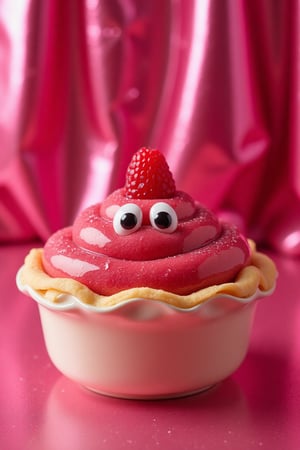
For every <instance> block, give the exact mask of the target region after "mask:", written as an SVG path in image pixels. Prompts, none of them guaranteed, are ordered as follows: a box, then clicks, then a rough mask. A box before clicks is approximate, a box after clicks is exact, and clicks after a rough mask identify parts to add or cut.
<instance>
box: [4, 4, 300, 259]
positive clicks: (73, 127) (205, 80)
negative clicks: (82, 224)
mask: <svg viewBox="0 0 300 450" xmlns="http://www.w3.org/2000/svg"><path fill="white" fill-rule="evenodd" d="M299 14H300V5H299V2H298V1H297V0H289V1H272V0H265V1H261V0H251V1H246V0H236V1H231V0H226V1H218V0H211V1H210V0H201V1H197V0H187V1H186V0H173V1H172V0H152V1H147V0H120V1H116V0H106V1H105V0H102V1H101V0H100V1H97V0H85V1H84V0H78V1H71V0H64V1H63V2H62V1H60V0H44V1H43V2H41V1H39V0H20V1H18V2H17V1H15V0H1V10H0V49H1V60H0V67H1V71H0V73H1V76H0V96H1V97H0V98H1V114H0V142H1V151H0V240H1V241H2V242H8V241H10V242H11V241H13V242H15V241H24V240H28V239H35V238H40V239H45V238H47V237H48V236H49V234H50V233H51V232H52V231H54V230H56V229H57V228H60V227H62V226H63V225H66V224H69V223H71V222H72V221H73V219H74V217H75V216H76V214H77V213H78V212H79V211H80V210H81V209H82V208H84V207H86V206H87V205H89V204H91V203H94V202H97V201H101V200H102V199H103V198H104V197H105V196H106V195H107V194H108V193H110V192H111V191H112V190H113V189H115V188H117V187H120V186H122V185H123V183H124V175H125V170H126V167H127V164H128V162H129V160H130V158H131V156H132V154H133V153H134V152H135V151H136V150H138V148H139V147H141V146H144V145H145V146H150V147H157V148H159V149H160V150H161V151H162V152H164V154H165V155H166V157H167V159H168V161H169V164H170V167H171V169H172V171H173V173H174V176H175V179H176V180H177V187H178V188H179V189H184V190H187V191H188V192H189V193H190V194H191V195H193V196H195V197H196V198H197V199H198V200H200V201H201V202H203V203H204V204H205V205H207V206H209V207H211V208H213V209H215V210H218V211H221V213H222V214H223V215H226V216H227V217H228V215H230V217H233V218H234V220H236V221H237V223H239V224H241V225H243V226H244V228H245V230H246V232H247V234H248V235H249V236H251V237H254V238H255V239H256V240H257V241H259V242H262V243H264V244H267V245H271V246H272V247H273V248H276V249H277V250H279V251H283V252H284V253H288V254H299V253H300V247H299V246H300V244H299V242H300V236H299V228H300V199H299V196H300V181H299V180H300V176H299V175H300V174H299V167H300V150H299V148H300V147H299V131H298V130H299V112H300V97H299V80H300V78H299V47H300V38H299Z"/></svg>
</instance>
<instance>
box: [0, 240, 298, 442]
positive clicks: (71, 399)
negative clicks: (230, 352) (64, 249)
mask: <svg viewBox="0 0 300 450" xmlns="http://www.w3.org/2000/svg"><path fill="white" fill-rule="evenodd" d="M29 248H30V246H29V245H27V246H24V245H23V246H3V247H0V261H1V274H0V283H1V292H2V294H1V315H0V333H1V340H0V341H1V347H0V361H1V384H0V448H1V449H5V450H20V449H26V450H32V449H34V450H36V449H39V450H40V449H43V450H61V449H72V450H82V449H83V448H86V449H89V450H94V449H95V450H96V449H99V448H103V449H111V450H116V449H122V448H128V449H137V450H140V449H145V450H147V449H157V448H162V449H164V450H168V449H170V450H171V449H172V450H182V449H203V450H214V449H215V450H220V449H230V450H241V449H243V450H248V449H249V450H252V449H267V450H271V449H272V450H283V449H284V450H298V449H299V446H300V429H299V423H300V345H299V342H300V331H299V330H300V310H299V297H300V287H299V281H298V278H299V269H300V261H299V260H293V259H287V258H284V257H279V256H275V261H276V263H277V266H278V269H279V279H278V286H277V289H276V292H275V293H274V294H273V296H272V297H268V298H265V299H263V300H262V301H261V302H259V305H258V308H257V313H256V319H255V322H254V329H253V334H252V338H251V344H250V349H249V353H248V355H247V357H246V359H245V361H244V363H243V364H242V366H241V367H240V368H239V369H238V370H237V372H236V373H235V374H234V375H233V376H231V377H230V378H229V379H227V380H225V381H224V382H223V383H221V384H220V385H218V386H216V387H214V388H212V389H211V390H210V391H207V392H205V393H202V394H198V395H195V396H192V397H187V398H184V399H179V400H164V401H131V400H118V399H113V398H108V397H103V396H100V395H97V394H93V393H91V392H89V391H86V390H85V389H83V388H81V387H79V386H77V385H76V384H74V383H72V382H71V381H69V380H67V379H66V378H65V377H63V376H62V375H60V374H59V372H58V371H57V370H56V369H55V368H54V367H53V366H52V364H51V363H50V361H49V359H48V356H47V354H46V350H45V347H44V342H43V338H42V334H41V327H40V323H39V315H38V310H37V306H36V304H35V303H34V302H33V301H32V300H31V299H30V298H27V297H25V296H23V295H22V294H21V293H19V292H18V291H17V288H16V286H15V274H16V271H17V269H18V268H19V266H20V265H21V264H22V261H23V258H24V256H25V254H26V253H27V252H28V250H29Z"/></svg>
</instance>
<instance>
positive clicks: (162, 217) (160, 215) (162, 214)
mask: <svg viewBox="0 0 300 450" xmlns="http://www.w3.org/2000/svg"><path fill="white" fill-rule="evenodd" d="M150 222H151V225H152V226H153V227H154V228H156V229H157V230H159V231H162V232H163V233H173V231H175V230H176V228H177V225H178V218H177V214H176V212H175V211H174V209H173V208H172V207H171V206H170V205H168V204H167V203H164V202H159V203H155V205H153V206H152V208H151V209H150Z"/></svg>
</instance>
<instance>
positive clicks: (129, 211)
mask: <svg viewBox="0 0 300 450" xmlns="http://www.w3.org/2000/svg"><path fill="white" fill-rule="evenodd" d="M142 220H143V213H142V210H141V208H139V207H138V206H137V205H135V204H134V203H127V204H126V205H123V206H121V207H120V208H119V209H118V211H117V212H116V214H115V215H114V219H113V227H114V230H115V232H116V233H117V234H120V235H121V236H127V235H128V234H131V233H134V232H135V231H136V230H138V229H139V228H140V226H141V225H142Z"/></svg>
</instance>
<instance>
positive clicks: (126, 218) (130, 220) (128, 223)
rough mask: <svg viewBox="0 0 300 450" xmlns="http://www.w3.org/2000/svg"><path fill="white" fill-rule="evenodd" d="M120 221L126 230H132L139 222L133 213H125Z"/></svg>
mask: <svg viewBox="0 0 300 450" xmlns="http://www.w3.org/2000/svg"><path fill="white" fill-rule="evenodd" d="M120 222H121V226H122V227H123V228H124V229H125V230H132V228H134V227H135V226H136V224H137V217H136V215H135V214H133V213H124V214H123V216H122V217H121V221H120Z"/></svg>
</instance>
